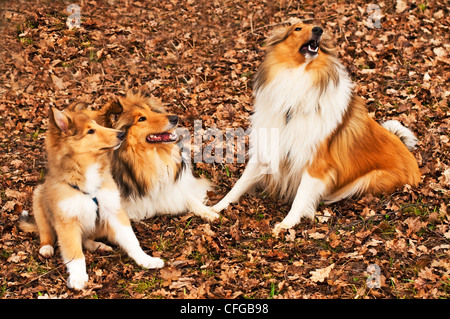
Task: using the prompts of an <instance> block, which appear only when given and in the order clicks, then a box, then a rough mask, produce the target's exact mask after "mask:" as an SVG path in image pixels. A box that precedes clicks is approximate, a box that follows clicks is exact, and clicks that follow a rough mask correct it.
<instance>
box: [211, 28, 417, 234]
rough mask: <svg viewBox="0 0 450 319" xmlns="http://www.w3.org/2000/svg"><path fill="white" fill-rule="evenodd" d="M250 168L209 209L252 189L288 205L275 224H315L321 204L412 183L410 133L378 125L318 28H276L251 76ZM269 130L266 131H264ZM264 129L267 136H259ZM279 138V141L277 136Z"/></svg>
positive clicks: (221, 206)
mask: <svg viewBox="0 0 450 319" xmlns="http://www.w3.org/2000/svg"><path fill="white" fill-rule="evenodd" d="M254 92H255V105H254V114H253V115H252V116H251V128H252V129H251V134H250V143H251V144H250V146H251V147H250V150H249V156H250V158H249V163H248V164H247V167H246V169H245V170H244V173H243V175H242V177H241V178H240V179H239V180H238V181H237V182H236V184H235V186H234V187H233V188H232V190H231V191H230V192H229V193H228V194H227V195H226V196H225V197H224V198H223V199H222V200H221V201H220V202H219V203H217V204H216V205H215V206H214V207H213V209H214V210H215V211H216V212H220V211H221V210H223V209H225V208H226V207H227V206H228V205H229V203H233V202H236V201H238V200H239V198H240V196H241V195H242V194H244V193H245V192H246V191H247V190H249V188H250V187H251V186H253V185H255V184H259V185H262V186H263V187H264V189H265V190H266V191H267V192H269V193H270V194H273V195H278V196H279V197H281V198H282V199H285V200H287V201H290V202H292V206H291V209H290V211H289V213H288V215H287V216H286V217H285V218H284V220H283V221H282V222H281V223H278V224H277V225H276V226H275V229H274V232H275V234H278V232H279V231H280V230H281V229H288V228H291V227H293V226H295V225H296V224H297V223H298V222H299V221H300V219H301V218H302V217H309V218H313V217H314V214H315V210H316V207H317V205H318V203H319V202H320V201H322V200H323V201H326V202H335V201H339V200H340V199H342V198H345V197H349V196H352V195H360V194H363V193H366V192H371V193H379V192H385V191H392V190H394V189H395V188H397V187H400V186H402V185H403V184H406V183H407V184H410V185H416V184H418V183H419V181H420V172H419V168H418V165H417V162H416V160H415V158H414V156H413V155H412V154H411V152H410V151H409V150H412V149H414V147H415V144H416V141H417V140H416V138H415V136H414V134H413V133H412V132H411V131H410V130H408V129H407V128H405V127H403V126H402V125H401V124H400V123H399V122H398V121H388V122H385V123H384V124H382V125H381V126H380V125H379V124H378V123H376V122H375V121H374V120H373V119H372V118H370V116H369V114H368V112H367V110H366V108H365V106H364V101H363V100H362V99H361V98H360V97H358V96H356V95H355V93H354V92H353V84H352V82H351V80H350V77H349V75H348V74H347V72H346V70H345V69H344V67H343V66H342V64H341V63H340V62H339V61H338V59H337V54H336V52H335V50H334V49H333V48H332V47H331V46H330V43H329V39H325V38H323V30H322V28H320V27H317V26H311V25H306V24H301V23H299V24H295V25H292V26H289V27H286V28H281V29H278V30H276V31H275V32H274V33H273V35H272V36H271V37H269V39H268V40H267V53H266V57H265V59H264V61H263V62H262V64H261V66H260V68H259V70H258V72H257V74H256V78H255V85H254ZM269 129H270V130H269ZM262 130H266V133H267V134H266V138H261V134H260V135H259V136H258V133H261V131H262ZM275 135H276V136H275Z"/></svg>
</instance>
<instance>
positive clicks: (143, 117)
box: [138, 116, 147, 122]
mask: <svg viewBox="0 0 450 319" xmlns="http://www.w3.org/2000/svg"><path fill="white" fill-rule="evenodd" d="M146 119H147V118H146V117H145V116H141V117H140V118H139V119H138V122H144V121H145V120H146Z"/></svg>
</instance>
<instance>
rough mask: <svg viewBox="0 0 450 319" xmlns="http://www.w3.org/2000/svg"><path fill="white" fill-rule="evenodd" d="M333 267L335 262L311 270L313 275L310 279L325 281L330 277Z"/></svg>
mask: <svg viewBox="0 0 450 319" xmlns="http://www.w3.org/2000/svg"><path fill="white" fill-rule="evenodd" d="M333 268H334V264H331V265H329V266H328V267H325V268H320V269H316V270H313V271H310V272H309V273H310V274H311V275H312V276H311V278H310V279H311V280H312V281H314V282H323V281H324V280H325V279H326V278H328V276H329V275H330V272H331V270H332V269H333Z"/></svg>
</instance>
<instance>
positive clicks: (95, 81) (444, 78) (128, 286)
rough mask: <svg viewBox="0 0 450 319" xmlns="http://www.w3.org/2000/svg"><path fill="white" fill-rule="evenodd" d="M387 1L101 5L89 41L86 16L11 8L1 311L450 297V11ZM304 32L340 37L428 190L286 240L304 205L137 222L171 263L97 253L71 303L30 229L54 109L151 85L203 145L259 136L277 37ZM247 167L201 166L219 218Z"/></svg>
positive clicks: (0, 125)
mask: <svg viewBox="0 0 450 319" xmlns="http://www.w3.org/2000/svg"><path fill="white" fill-rule="evenodd" d="M369 3H370V2H364V1H352V2H351V3H349V2H346V1H283V0H279V1H265V0H253V1H251V2H248V1H239V0H221V1H207V0H202V1H194V0H170V1H144V0H142V1H120V0H91V1H88V0H85V1H80V3H78V5H79V9H80V16H81V24H80V28H73V29H72V30H69V29H68V27H67V24H66V21H67V19H68V16H69V13H68V12H67V7H68V6H69V4H71V2H70V1H0V35H1V38H0V234H1V237H0V298H8V299H9V298H249V299H253V298H449V295H450V229H449V221H450V216H449V207H448V205H449V198H450V196H449V195H450V194H449V183H450V167H449V154H450V151H449V149H450V147H449V146H450V142H449V138H450V135H449V133H450V132H449V126H450V119H449V114H450V109H449V102H448V99H449V78H450V77H449V75H450V57H449V53H450V43H449V37H448V34H449V31H450V30H449V27H450V24H449V20H448V16H449V11H448V10H449V9H448V6H447V5H446V2H445V1H435V0H427V1H420V0H413V1H402V0H397V1H388V0H383V1H379V2H377V6H375V7H374V9H373V10H372V7H371V6H369ZM377 17H378V20H377ZM293 18H301V19H303V20H304V21H306V22H308V23H315V24H318V25H321V26H322V27H323V28H324V29H325V32H328V33H331V34H332V35H333V37H334V39H335V43H336V46H337V49H338V52H339V58H340V60H341V61H342V63H343V64H344V65H345V66H346V68H347V69H348V71H349V73H350V75H351V77H352V79H353V80H354V82H355V83H356V88H355V90H356V92H357V93H358V94H359V95H360V96H362V97H363V98H364V99H365V100H366V103H367V108H368V110H369V112H370V114H371V115H372V116H373V117H374V118H375V119H376V120H377V121H384V120H387V119H397V120H399V121H401V122H402V123H403V124H404V125H406V126H408V127H409V128H410V129H411V130H412V131H413V132H414V133H415V134H417V136H418V139H419V142H418V147H417V149H416V150H415V151H414V152H413V153H414V155H415V157H416V159H417V161H418V163H419V166H420V170H421V172H422V174H423V176H422V181H421V183H420V185H419V186H418V187H409V186H405V187H404V188H403V189H400V190H398V191H397V192H395V193H393V194H385V195H383V196H378V197H374V196H365V197H362V198H357V199H348V200H344V201H341V202H339V203H335V204H331V205H323V204H321V205H320V206H319V208H318V211H317V214H316V218H315V221H314V222H311V221H302V222H301V223H300V224H299V225H297V226H296V227H295V228H293V229H291V230H289V231H287V232H283V233H282V234H281V236H280V237H279V238H275V237H274V236H273V235H272V229H273V227H274V225H275V224H276V223H278V222H280V221H281V220H282V219H283V217H284V216H285V215H286V214H287V212H288V210H289V206H288V205H283V204H280V202H278V201H277V200H274V199H271V198H268V197H267V196H265V195H264V194H260V193H256V194H253V195H251V194H248V195H245V196H244V197H243V198H242V199H241V200H240V202H239V204H235V205H232V206H231V207H229V208H228V209H227V210H226V211H224V212H223V213H222V214H221V215H222V217H221V218H220V220H218V221H216V222H213V223H207V222H205V221H203V220H202V219H200V218H198V217H194V216H193V215H192V214H187V215H181V216H175V217H173V216H172V217H168V216H164V217H156V218H153V219H148V220H144V221H140V222H135V223H133V227H134V229H135V232H136V234H137V237H138V239H139V241H140V243H141V245H142V247H143V248H144V250H145V251H147V252H148V253H149V254H151V255H153V256H159V257H161V258H163V259H164V260H165V262H166V266H165V267H164V268H162V269H158V270H145V269H142V268H140V267H138V266H137V265H136V264H135V263H134V262H133V261H132V260H131V259H129V258H128V257H127V256H126V255H125V254H124V253H123V252H122V251H120V250H119V249H115V251H114V252H113V253H109V254H106V255H101V254H97V253H89V252H86V262H87V269H88V274H89V277H90V279H89V283H88V287H87V289H85V290H83V291H72V290H69V289H68V288H67V285H66V279H67V273H66V269H65V266H64V264H63V263H62V260H61V258H60V257H59V254H56V255H55V257H53V258H50V259H44V258H42V257H41V256H40V255H39V253H38V248H39V247H38V246H39V239H38V238H37V237H36V236H34V235H30V234H27V233H24V232H22V231H21V230H19V229H18V227H17V221H18V219H19V216H20V213H21V211H22V210H23V209H26V210H29V211H31V194H32V191H33V189H34V188H35V186H36V185H38V184H39V183H40V182H41V181H42V179H43V177H44V176H45V172H46V155H45V150H44V136H45V131H46V128H47V123H48V120H47V114H48V110H49V107H50V106H56V107H58V108H60V109H62V108H64V107H65V106H66V105H68V104H69V103H70V102H72V101H74V100H84V101H87V102H89V103H90V104H91V105H92V107H93V108H94V109H95V108H99V107H100V106H102V105H103V104H104V103H105V102H106V101H107V100H108V99H110V98H112V97H114V96H119V95H123V94H124V93H125V92H126V91H127V90H128V89H129V88H137V89H141V90H144V91H146V92H149V93H151V94H152V95H154V96H156V97H158V98H161V99H162V101H163V102H164V103H166V106H167V108H168V110H170V111H171V112H173V113H175V114H178V115H179V116H180V118H181V125H182V126H184V127H187V128H189V129H190V130H192V128H193V125H194V121H195V120H201V121H202V126H203V128H204V129H205V130H206V129H208V128H213V127H215V128H218V129H220V130H223V132H225V128H238V127H241V128H243V129H246V128H248V125H249V116H250V114H251V111H252V103H253V96H252V82H251V81H252V78H253V75H254V73H255V71H256V70H257V68H258V66H259V64H260V62H261V60H262V58H263V56H264V47H263V44H264V39H265V38H266V37H267V35H268V34H269V32H270V31H271V30H272V29H273V28H275V27H277V26H280V25H282V24H284V23H286V22H288V21H292V19H293ZM371 22H375V26H379V28H376V27H372V28H371V24H370V23H371ZM377 22H379V25H377ZM209 142H211V141H210V140H208V139H206V137H204V140H203V144H202V145H203V146H204V145H206V144H208V143H209ZM244 166H245V165H244V164H237V163H212V164H208V163H193V167H194V170H195V173H196V174H198V175H202V176H204V177H206V178H208V179H210V180H212V182H214V183H215V185H216V188H215V190H214V192H211V193H210V194H209V195H211V196H210V203H212V204H213V203H215V202H217V201H218V200H219V199H220V198H221V197H222V196H223V195H224V194H226V193H227V191H229V189H230V188H231V187H232V186H233V185H234V183H235V182H236V180H237V179H238V178H239V176H240V175H241V174H242V171H243V168H244ZM58 251H59V250H58V249H57V252H58ZM371 269H372V271H373V269H374V270H375V271H376V273H375V274H374V275H372V272H371ZM377 271H379V273H377ZM371 279H375V282H376V284H374V283H373V282H372V281H371Z"/></svg>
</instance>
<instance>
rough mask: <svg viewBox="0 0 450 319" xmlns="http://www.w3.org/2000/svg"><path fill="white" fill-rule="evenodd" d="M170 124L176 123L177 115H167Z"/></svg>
mask: <svg viewBox="0 0 450 319" xmlns="http://www.w3.org/2000/svg"><path fill="white" fill-rule="evenodd" d="M168 119H169V122H170V124H173V125H177V124H178V116H177V115H169V116H168Z"/></svg>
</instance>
